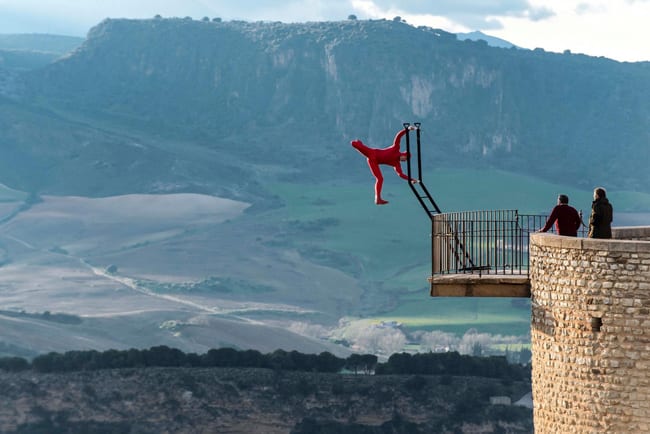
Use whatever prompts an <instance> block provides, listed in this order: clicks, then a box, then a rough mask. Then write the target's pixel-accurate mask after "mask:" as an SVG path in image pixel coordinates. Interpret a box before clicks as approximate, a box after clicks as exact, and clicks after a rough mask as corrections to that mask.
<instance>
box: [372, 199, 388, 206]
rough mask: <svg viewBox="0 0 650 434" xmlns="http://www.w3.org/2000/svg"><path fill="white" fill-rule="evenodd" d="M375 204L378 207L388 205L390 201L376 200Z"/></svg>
mask: <svg viewBox="0 0 650 434" xmlns="http://www.w3.org/2000/svg"><path fill="white" fill-rule="evenodd" d="M375 203H376V204H377V205H386V204H387V203H388V201H387V200H384V199H375Z"/></svg>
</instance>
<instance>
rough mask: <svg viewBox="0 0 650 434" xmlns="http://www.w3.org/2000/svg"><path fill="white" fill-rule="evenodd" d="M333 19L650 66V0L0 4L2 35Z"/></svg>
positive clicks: (22, 0)
mask: <svg viewBox="0 0 650 434" xmlns="http://www.w3.org/2000/svg"><path fill="white" fill-rule="evenodd" d="M155 15H161V16H162V17H186V16H189V17H192V18H195V19H201V18H203V17H206V16H207V17H209V18H216V17H219V18H221V19H222V20H224V21H228V20H245V21H282V22H306V21H338V20H345V19H347V17H348V16H349V15H355V16H356V17H357V19H359V20H363V19H381V18H385V19H393V18H394V17H396V16H399V17H401V18H402V19H403V20H405V21H406V22H407V23H409V24H411V25H414V26H427V27H433V28H439V29H443V30H446V31H448V32H452V33H466V32H472V31H481V32H483V33H485V34H487V35H491V36H495V37H497V38H501V39H505V40H507V41H509V42H511V43H512V44H515V45H517V46H519V47H522V48H529V49H534V48H543V49H544V50H546V51H550V52H558V53H561V52H564V51H565V50H570V51H571V52H572V53H582V54H586V55H589V56H603V57H607V58H610V59H614V60H618V61H628V62H637V61H650V44H649V43H648V42H647V41H650V0H582V1H581V0H237V1H233V0H0V33H50V34H60V35H70V36H85V35H86V33H87V32H88V30H89V29H90V28H91V27H92V26H94V25H95V24H97V23H99V22H100V21H102V20H103V19H104V18H152V17H153V16H155Z"/></svg>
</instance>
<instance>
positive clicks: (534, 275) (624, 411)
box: [530, 227, 650, 434]
mask: <svg viewBox="0 0 650 434" xmlns="http://www.w3.org/2000/svg"><path fill="white" fill-rule="evenodd" d="M613 236H614V237H615V238H617V239H613V240H594V239H580V238H570V237H561V236H556V235H551V234H533V235H531V241H530V283H531V301H532V324H531V344H532V353H533V370H532V381H533V403H534V420H535V432H536V433H538V434H540V433H548V434H558V433H563V434H564V433H580V434H583V433H648V432H650V241H648V240H650V227H645V228H621V230H614V234H613ZM622 237H630V238H631V239H633V240H629V239H626V240H623V239H621V238H622ZM644 240H645V241H644Z"/></svg>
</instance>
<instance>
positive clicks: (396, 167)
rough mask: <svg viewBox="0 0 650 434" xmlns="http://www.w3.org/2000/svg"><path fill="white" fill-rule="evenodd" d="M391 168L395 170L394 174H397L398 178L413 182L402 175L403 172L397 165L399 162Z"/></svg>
mask: <svg viewBox="0 0 650 434" xmlns="http://www.w3.org/2000/svg"><path fill="white" fill-rule="evenodd" d="M393 167H394V168H395V172H397V174H398V175H399V177H400V178H402V179H406V180H407V181H411V182H413V179H410V178H409V177H408V176H406V175H405V174H404V172H402V166H401V165H400V164H399V162H398V163H397V164H395V165H394V166H393Z"/></svg>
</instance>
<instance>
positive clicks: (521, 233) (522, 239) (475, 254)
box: [429, 210, 586, 297]
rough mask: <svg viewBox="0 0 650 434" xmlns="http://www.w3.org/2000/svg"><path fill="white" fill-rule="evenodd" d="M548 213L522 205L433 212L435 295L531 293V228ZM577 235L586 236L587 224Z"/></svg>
mask: <svg viewBox="0 0 650 434" xmlns="http://www.w3.org/2000/svg"><path fill="white" fill-rule="evenodd" d="M546 219H547V216H545V215H529V214H519V212H518V211H517V210H493V211H464V212H452V213H443V214H436V215H433V216H432V218H431V221H432V229H431V252H432V254H431V257H432V266H431V277H430V278H429V282H430V284H431V290H430V294H431V296H433V297H441V296H442V297H530V281H529V277H528V268H529V262H528V245H529V240H530V234H531V233H533V232H536V231H538V230H539V229H540V228H542V227H543V226H544V224H545V223H546ZM553 231H554V228H551V230H549V232H553ZM578 236H579V237H584V236H586V228H585V227H584V226H583V227H582V228H581V230H580V231H579V233H578Z"/></svg>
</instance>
